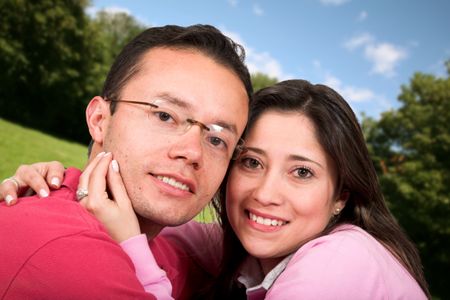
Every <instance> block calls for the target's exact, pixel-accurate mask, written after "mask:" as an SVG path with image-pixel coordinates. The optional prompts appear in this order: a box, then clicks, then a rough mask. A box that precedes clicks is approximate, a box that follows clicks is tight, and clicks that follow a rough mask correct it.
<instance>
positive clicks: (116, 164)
mask: <svg viewBox="0 0 450 300" xmlns="http://www.w3.org/2000/svg"><path fill="white" fill-rule="evenodd" d="M111 167H112V169H113V170H114V171H115V172H117V173H119V164H118V163H117V160H115V159H113V160H112V161H111Z"/></svg>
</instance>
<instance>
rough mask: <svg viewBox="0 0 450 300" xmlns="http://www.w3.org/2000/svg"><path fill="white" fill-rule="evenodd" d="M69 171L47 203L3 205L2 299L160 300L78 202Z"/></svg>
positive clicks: (0, 235)
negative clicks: (143, 283) (140, 280)
mask: <svg viewBox="0 0 450 300" xmlns="http://www.w3.org/2000/svg"><path fill="white" fill-rule="evenodd" d="M79 176H80V171H79V170H76V169H68V170H67V171H66V175H65V179H64V182H63V185H62V188H61V189H59V190H56V191H52V192H51V193H50V196H49V197H47V198H42V199H40V198H38V197H37V196H32V197H26V198H22V199H20V201H19V203H18V204H17V205H14V206H12V207H5V204H4V202H2V203H0V222H1V225H0V299H5V300H7V299H156V297H155V296H153V295H151V294H148V293H146V292H145V291H144V289H143V288H142V286H141V284H140V282H139V281H138V280H137V278H136V275H135V269H134V267H133V264H132V262H131V260H130V259H129V257H128V256H127V255H126V253H125V252H124V251H123V250H122V249H121V248H120V246H119V245H118V244H117V243H116V242H114V241H113V240H112V239H111V238H110V237H109V235H108V234H107V233H106V231H105V230H104V228H103V227H102V225H101V224H100V223H99V222H98V221H97V220H96V219H95V218H94V217H93V216H92V215H91V214H89V213H88V212H87V211H86V210H85V209H84V208H83V207H81V206H80V205H79V204H78V203H77V201H76V197H75V191H76V188H77V185H78V178H79Z"/></svg>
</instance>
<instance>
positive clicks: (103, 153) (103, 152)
mask: <svg viewBox="0 0 450 300" xmlns="http://www.w3.org/2000/svg"><path fill="white" fill-rule="evenodd" d="M103 155H105V151H102V152H100V153H99V154H97V157H100V156H103Z"/></svg>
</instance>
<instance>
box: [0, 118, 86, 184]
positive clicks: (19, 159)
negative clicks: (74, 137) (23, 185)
mask: <svg viewBox="0 0 450 300" xmlns="http://www.w3.org/2000/svg"><path fill="white" fill-rule="evenodd" d="M86 159H87V146H85V145H81V144H77V143H73V142H69V141H65V140H62V139H58V138H55V137H52V136H50V135H48V134H45V133H42V132H39V131H37V130H33V129H29V128H25V127H22V126H20V125H17V124H14V123H11V122H9V121H6V120H4V119H1V118H0V179H3V178H5V177H8V176H11V175H13V174H14V171H15V170H16V169H17V167H18V166H19V165H20V164H28V163H33V162H38V161H50V160H59V161H61V162H62V163H63V164H64V166H66V167H69V166H73V167H77V168H82V167H83V166H84V164H85V162H86Z"/></svg>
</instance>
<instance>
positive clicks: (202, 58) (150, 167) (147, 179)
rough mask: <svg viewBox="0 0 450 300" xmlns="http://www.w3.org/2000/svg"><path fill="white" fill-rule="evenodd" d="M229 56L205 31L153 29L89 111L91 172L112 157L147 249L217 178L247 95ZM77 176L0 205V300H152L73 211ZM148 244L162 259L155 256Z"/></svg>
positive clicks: (214, 34) (208, 194)
mask: <svg viewBox="0 0 450 300" xmlns="http://www.w3.org/2000/svg"><path fill="white" fill-rule="evenodd" d="M238 50H240V46H238V45H236V44H235V43H233V42H232V41H231V40H229V39H228V38H226V37H225V36H223V35H222V34H221V33H220V32H219V31H218V30H216V29H215V28H213V27H211V26H202V25H197V26H190V27H186V28H183V27H178V26H165V27H160V28H150V29H148V30H146V31H144V32H143V33H141V34H140V35H139V36H137V37H136V38H135V39H134V40H133V41H131V42H130V43H129V44H128V45H127V46H125V48H124V49H123V50H122V52H121V53H120V54H119V56H118V57H117V59H116V61H115V63H114V64H113V66H112V68H111V70H110V72H109V74H108V77H107V79H106V81H105V84H104V87H103V92H102V96H101V97H100V96H96V97H94V98H93V99H92V100H91V101H90V103H89V105H88V107H87V109H86V121H87V124H88V127H89V132H90V134H91V137H92V141H93V144H92V151H91V154H90V160H92V159H95V157H96V156H97V155H98V154H99V153H102V151H107V152H111V153H112V154H113V156H114V159H115V160H117V162H118V163H119V165H120V172H121V175H122V178H123V182H124V185H125V189H126V191H127V193H128V196H129V197H130V199H131V202H132V205H133V208H134V210H135V212H136V213H137V215H138V219H139V225H140V226H141V229H143V231H145V232H148V233H150V234H149V238H153V237H155V236H156V235H157V234H158V233H159V231H160V230H161V229H162V228H163V227H165V226H174V225H179V224H182V223H184V222H187V221H188V220H190V219H192V218H193V217H194V216H195V215H197V214H198V212H200V210H201V209H202V208H203V207H204V206H205V205H206V204H207V203H208V202H209V201H210V200H211V199H212V197H213V196H214V194H215V192H216V191H217V190H218V188H219V185H220V183H221V182H222V180H223V178H224V175H225V173H226V170H227V166H228V163H229V160H230V159H231V157H232V155H233V150H234V148H235V147H236V146H237V145H238V142H239V138H240V136H241V134H242V132H243V130H244V127H245V124H246V121H247V114H248V102H249V99H250V97H251V94H252V87H251V83H250V76H249V73H248V70H247V69H246V67H245V66H244V64H243V55H242V56H240V55H239V53H238ZM100 155H101V154H100ZM79 176H80V172H79V171H78V170H74V169H69V170H68V171H67V172H66V175H65V179H64V182H63V184H62V187H63V188H62V189H60V190H58V191H54V192H52V193H51V194H50V196H49V197H46V198H42V199H40V200H37V199H29V198H28V199H27V198H25V199H22V200H21V201H20V202H19V203H18V205H17V207H11V208H8V209H6V208H5V207H3V206H4V205H5V204H4V203H2V204H0V220H1V221H0V222H2V224H1V226H0V244H1V245H2V253H1V254H0V264H1V265H2V268H1V270H0V297H1V299H19V298H20V299H27V298H28V299H29V298H34V299H35V298H39V299H80V298H86V299H100V298H101V299H105V298H106V299H114V298H117V299H128V298H132V299H144V298H146V297H149V298H151V297H152V295H149V294H145V293H144V290H143V289H142V287H141V285H140V284H139V282H138V281H137V279H136V278H135V275H134V268H133V266H132V263H131V261H130V260H129V258H128V257H127V256H126V254H125V253H124V252H123V251H122V250H121V249H120V247H119V245H117V243H115V242H113V240H112V239H111V238H110V237H109V236H108V235H107V233H106V232H105V230H104V229H103V227H102V226H101V225H100V223H99V222H98V221H97V220H95V219H94V218H93V217H92V216H91V215H89V214H88V213H87V212H86V211H85V210H84V209H83V208H81V207H80V206H79V205H78V203H76V189H77V186H78V180H79ZM11 184H14V182H11ZM79 196H83V195H79ZM0 197H5V198H6V195H0ZM31 198H37V196H34V197H31ZM53 198H55V199H53ZM56 198H58V199H56ZM61 198H62V199H61ZM64 200H65V201H64ZM38 202H40V203H38ZM153 243H154V244H155V243H156V245H153V246H152V249H156V251H157V252H158V251H159V254H155V255H159V256H164V253H163V252H164V251H165V250H167V248H166V247H165V246H164V244H161V245H158V244H157V243H158V239H155V240H154V241H153ZM161 243H162V242H161ZM5 245H7V246H5ZM162 264H163V265H164V263H162ZM166 271H168V270H166ZM168 272H169V273H170V271H168ZM168 275H169V278H170V277H171V274H168ZM172 275H173V274H172ZM172 277H173V276H172ZM175 285H176V284H175ZM175 289H176V286H174V290H175ZM174 292H175V291H174ZM177 293H179V291H178V292H177ZM177 293H175V296H177Z"/></svg>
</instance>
